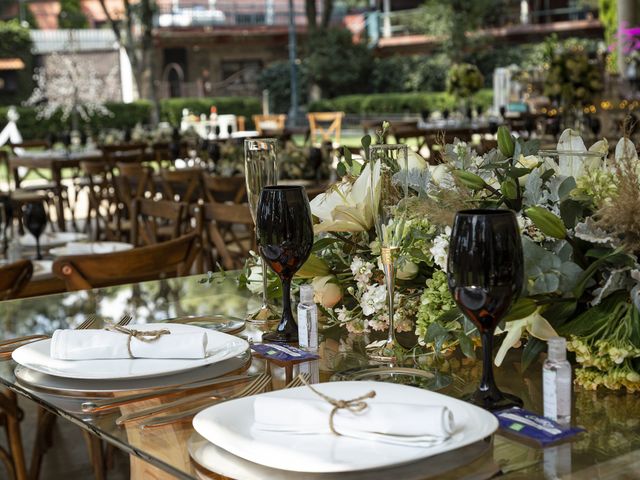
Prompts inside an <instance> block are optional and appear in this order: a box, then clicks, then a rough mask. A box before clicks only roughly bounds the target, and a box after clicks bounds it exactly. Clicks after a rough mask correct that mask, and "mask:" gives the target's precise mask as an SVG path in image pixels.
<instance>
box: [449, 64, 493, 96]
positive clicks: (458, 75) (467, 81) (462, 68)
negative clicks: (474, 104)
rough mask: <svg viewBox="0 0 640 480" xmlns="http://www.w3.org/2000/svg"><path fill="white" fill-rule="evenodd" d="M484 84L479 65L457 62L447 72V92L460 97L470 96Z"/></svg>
mask: <svg viewBox="0 0 640 480" xmlns="http://www.w3.org/2000/svg"><path fill="white" fill-rule="evenodd" d="M483 85H484V77H483V76H482V74H481V73H480V70H478V67H476V66H475V65H472V64H470V63H456V64H455V65H452V66H451V68H450V69H449V73H448V74H447V92H449V93H450V94H452V95H455V96H456V97H458V98H469V97H470V96H472V95H473V94H474V93H476V92H477V91H478V90H480V89H481V88H482V86H483Z"/></svg>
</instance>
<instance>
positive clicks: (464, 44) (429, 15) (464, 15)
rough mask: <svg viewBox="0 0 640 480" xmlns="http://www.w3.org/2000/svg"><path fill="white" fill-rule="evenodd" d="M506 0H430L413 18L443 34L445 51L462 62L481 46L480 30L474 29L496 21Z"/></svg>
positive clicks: (433, 30) (436, 33)
mask: <svg viewBox="0 0 640 480" xmlns="http://www.w3.org/2000/svg"><path fill="white" fill-rule="evenodd" d="M506 4H507V1H506V0H473V1H469V0H427V2H426V3H425V4H424V5H423V6H422V7H421V9H420V13H418V14H416V15H414V16H413V21H414V22H415V23H416V25H421V26H422V28H423V30H424V31H425V32H426V33H428V34H429V35H436V36H440V37H442V38H443V42H442V51H443V52H445V53H446V54H447V55H448V56H449V58H450V60H451V61H452V62H454V63H455V62H461V61H463V59H464V55H465V54H466V53H467V52H468V51H469V50H470V49H471V48H472V47H473V46H476V47H477V46H478V34H477V33H475V34H473V35H470V33H472V32H477V31H478V30H479V29H481V28H483V27H489V26H492V25H495V24H496V23H497V22H498V19H499V17H498V16H499V14H500V12H501V11H504V8H505V6H506Z"/></svg>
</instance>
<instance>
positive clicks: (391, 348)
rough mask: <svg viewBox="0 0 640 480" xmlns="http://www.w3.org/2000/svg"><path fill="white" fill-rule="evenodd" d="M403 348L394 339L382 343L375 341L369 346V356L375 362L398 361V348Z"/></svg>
mask: <svg viewBox="0 0 640 480" xmlns="http://www.w3.org/2000/svg"><path fill="white" fill-rule="evenodd" d="M398 348H402V347H400V345H399V344H398V343H397V342H396V341H395V340H394V341H391V342H388V341H385V342H384V343H382V344H379V343H378V342H374V343H373V344H372V345H369V346H367V357H368V358H369V360H372V361H374V362H385V363H392V364H393V363H395V362H396V361H397V359H398V358H397V349H398Z"/></svg>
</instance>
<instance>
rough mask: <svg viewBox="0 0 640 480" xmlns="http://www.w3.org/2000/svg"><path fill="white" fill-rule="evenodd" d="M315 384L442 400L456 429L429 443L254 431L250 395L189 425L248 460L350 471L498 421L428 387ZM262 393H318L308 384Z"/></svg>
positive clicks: (419, 454) (455, 439) (479, 431)
mask: <svg viewBox="0 0 640 480" xmlns="http://www.w3.org/2000/svg"><path fill="white" fill-rule="evenodd" d="M315 387H316V388H317V389H318V390H320V391H322V392H323V393H325V394H326V395H329V396H331V397H333V398H337V399H349V398H355V397H358V396H360V395H362V394H363V393H366V392H368V391H370V390H375V391H376V397H375V399H371V400H367V402H369V403H371V404H373V403H375V402H395V403H407V404H424V405H425V406H427V405H446V406H447V407H449V409H450V410H451V411H452V413H453V416H454V419H455V424H456V429H455V431H454V434H453V435H452V436H451V438H450V439H449V440H448V441H446V442H444V443H442V444H439V445H435V446H433V447H431V448H418V447H410V446H398V445H391V444H384V443H380V442H373V441H365V440H359V439H354V438H347V437H338V436H335V435H333V434H315V435H292V434H291V433H283V432H267V431H259V430H255V429H253V428H252V426H253V423H254V414H253V402H254V399H255V396H253V397H245V398H239V399H237V400H231V401H228V402H224V403H220V404H218V405H214V406H212V407H209V408H207V409H205V410H203V411H202V412H200V413H199V414H198V415H196V417H195V418H194V419H193V427H194V428H195V430H196V431H197V432H198V433H199V434H200V435H202V436H203V437H204V438H206V439H207V440H208V441H210V442H211V443H213V444H214V445H216V446H218V447H220V448H222V449H224V450H226V451H228V452H230V453H232V454H233V455H236V456H238V457H241V458H244V459H246V460H249V461H250V462H253V463H258V464H260V465H265V466H267V467H271V468H276V469H280V470H291V471H296V472H309V473H329V472H353V471H359V470H370V469H375V468H384V467H391V466H394V465H401V464H404V463H407V462H413V461H416V460H420V459H424V458H428V457H431V456H433V455H438V454H440V453H444V452H448V451H451V450H456V449H459V448H462V447H465V446H467V445H470V444H472V443H475V442H478V441H480V440H482V439H484V438H486V437H488V436H490V435H491V434H493V433H494V432H495V431H496V430H497V429H498V420H497V419H496V417H494V416H493V415H492V414H491V413H489V412H487V411H486V410H483V409H481V408H478V407H476V406H474V405H471V404H470V403H466V402H463V401H461V400H456V399H454V398H451V397H448V396H446V395H441V394H439V393H435V392H431V391H429V390H423V389H420V388H415V387H410V386H407V385H399V384H394V383H386V382H332V383H321V384H317V385H315ZM262 395H270V396H274V397H281V398H282V397H287V398H300V399H310V400H311V399H312V400H316V399H317V398H318V397H317V396H316V394H315V393H313V392H312V391H311V390H310V389H309V388H308V387H299V388H292V389H287V390H279V391H275V392H269V393H263V394H262ZM327 421H328V419H327Z"/></svg>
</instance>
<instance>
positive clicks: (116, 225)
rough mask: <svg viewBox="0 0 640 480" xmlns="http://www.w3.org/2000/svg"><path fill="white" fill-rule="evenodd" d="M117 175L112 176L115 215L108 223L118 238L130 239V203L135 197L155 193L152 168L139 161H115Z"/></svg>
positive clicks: (143, 196) (150, 195)
mask: <svg viewBox="0 0 640 480" xmlns="http://www.w3.org/2000/svg"><path fill="white" fill-rule="evenodd" d="M116 167H117V170H118V175H114V176H113V186H114V190H115V197H116V201H117V215H116V216H115V219H114V221H113V222H112V224H110V226H109V228H110V229H111V231H113V232H116V236H117V237H118V239H120V240H126V239H129V240H130V239H131V231H132V230H131V219H132V218H133V217H132V213H131V205H132V203H133V201H134V200H135V199H137V198H145V197H152V196H153V195H154V194H155V184H154V182H153V170H152V169H151V168H149V167H146V166H144V165H142V164H141V163H117V164H116Z"/></svg>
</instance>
